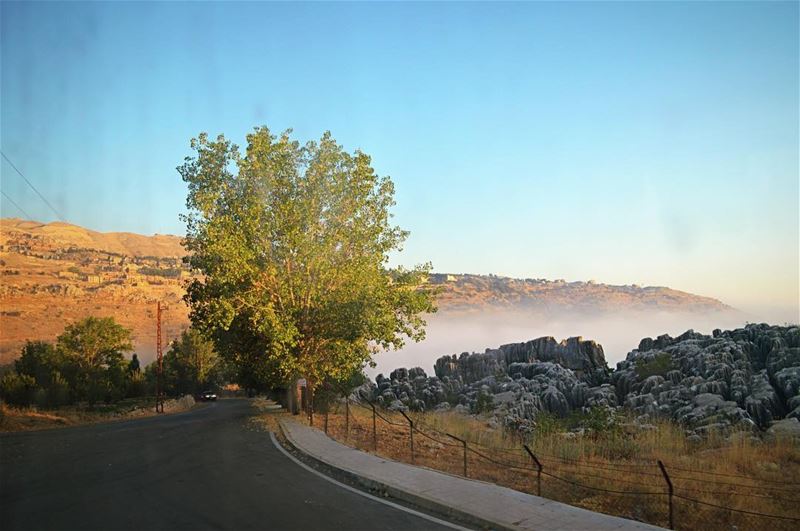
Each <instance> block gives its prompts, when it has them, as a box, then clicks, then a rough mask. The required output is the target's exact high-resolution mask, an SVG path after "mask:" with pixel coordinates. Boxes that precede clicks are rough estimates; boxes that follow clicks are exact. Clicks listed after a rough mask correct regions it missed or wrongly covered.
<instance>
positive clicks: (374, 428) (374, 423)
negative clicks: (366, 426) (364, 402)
mask: <svg viewBox="0 0 800 531" xmlns="http://www.w3.org/2000/svg"><path fill="white" fill-rule="evenodd" d="M369 405H370V407H372V449H373V450H374V451H375V452H377V451H378V427H377V421H376V420H375V418H376V415H375V404H373V403H372V402H369Z"/></svg>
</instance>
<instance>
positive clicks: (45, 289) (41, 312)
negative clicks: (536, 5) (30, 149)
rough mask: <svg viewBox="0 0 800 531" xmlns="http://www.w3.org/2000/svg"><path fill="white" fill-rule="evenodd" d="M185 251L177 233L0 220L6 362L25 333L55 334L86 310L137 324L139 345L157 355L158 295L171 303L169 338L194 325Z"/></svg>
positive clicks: (0, 349)
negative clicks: (142, 233) (186, 296)
mask: <svg viewBox="0 0 800 531" xmlns="http://www.w3.org/2000/svg"><path fill="white" fill-rule="evenodd" d="M183 254H184V251H183V248H182V247H181V245H180V238H178V237H175V236H161V235H156V236H140V235H138V234H131V233H105V234H104V233H99V232H94V231H90V230H87V229H84V228H81V227H77V226H75V225H69V224H66V223H50V224H41V223H36V222H31V221H22V220H18V219H3V220H0V308H2V312H0V329H2V336H0V363H8V362H9V361H11V360H12V359H14V358H15V357H16V356H17V355H18V354H19V350H20V348H21V347H22V345H23V344H24V342H25V340H28V339H43V340H48V341H50V340H53V339H55V337H56V336H57V335H58V334H60V333H61V331H62V330H63V329H64V327H65V326H66V325H67V324H69V323H71V322H74V321H76V320H78V319H80V318H82V317H85V316H87V315H95V316H102V317H105V316H113V317H114V318H115V319H117V321H119V322H120V323H122V324H123V325H125V326H127V327H130V328H132V329H133V331H134V340H135V344H136V347H137V350H139V352H140V353H141V354H143V358H144V359H148V358H151V357H152V356H153V351H154V350H155V334H156V323H155V313H156V303H157V301H161V302H162V303H163V304H166V306H167V310H166V311H165V313H164V316H163V321H164V322H163V334H164V336H165V338H175V337H177V336H178V335H179V334H180V331H181V330H182V329H183V328H185V327H186V326H188V322H189V321H188V316H187V308H186V305H185V304H184V303H183V301H182V300H181V298H182V296H183V293H184V290H183V282H184V281H185V279H186V278H188V277H189V273H188V271H186V270H185V269H184V267H183V263H182V256H183Z"/></svg>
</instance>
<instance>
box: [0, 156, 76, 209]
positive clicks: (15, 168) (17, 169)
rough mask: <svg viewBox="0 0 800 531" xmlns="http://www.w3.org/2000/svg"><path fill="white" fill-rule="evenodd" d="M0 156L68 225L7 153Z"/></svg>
mask: <svg viewBox="0 0 800 531" xmlns="http://www.w3.org/2000/svg"><path fill="white" fill-rule="evenodd" d="M0 155H3V158H4V159H6V162H8V163H9V164H10V165H11V167H12V168H14V171H16V172H17V173H18V174H19V176H20V177H22V179H23V180H24V181H25V182H26V183H28V186H30V187H31V190H33V191H34V192H36V195H38V196H39V197H40V198H41V199H42V201H44V202H45V204H46V205H47V206H48V207H50V210H52V211H53V212H54V213H55V215H56V217H57V218H58V219H59V220H61V221H63V222H65V223H66V220H65V219H64V216H62V215H61V214H60V213H59V212H58V210H56V209H55V207H54V206H53V205H52V204H50V201H48V200H47V199H46V198H45V197H44V196H43V195H42V193H41V192H40V191H39V190H37V189H36V187H35V186H34V185H33V183H32V182H30V181H29V180H28V178H27V177H25V176H24V175H23V174H22V172H21V171H19V168H17V167H16V166H14V163H13V162H11V160H10V159H9V158H8V157H7V156H6V154H5V153H3V152H2V151H0Z"/></svg>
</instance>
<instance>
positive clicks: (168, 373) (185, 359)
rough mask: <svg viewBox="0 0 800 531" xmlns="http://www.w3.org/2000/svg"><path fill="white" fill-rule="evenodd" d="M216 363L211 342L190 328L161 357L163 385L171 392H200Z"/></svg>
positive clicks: (213, 370) (215, 355) (212, 375)
mask: <svg viewBox="0 0 800 531" xmlns="http://www.w3.org/2000/svg"><path fill="white" fill-rule="evenodd" d="M218 365H219V357H218V356H217V353H216V351H215V350H214V345H213V343H211V341H209V340H208V339H206V338H205V337H203V335H202V334H201V333H200V332H198V331H197V330H195V329H194V328H189V329H188V330H185V331H184V332H183V333H182V334H181V337H180V339H178V340H177V341H175V342H174V343H172V346H171V347H170V349H169V351H168V352H167V354H166V355H165V356H164V373H165V383H166V386H167V388H168V389H170V390H171V391H172V393H174V394H185V393H199V392H201V391H202V390H203V388H205V387H206V386H207V385H208V384H209V383H210V382H211V380H213V379H214V376H215V374H216V372H217V368H218Z"/></svg>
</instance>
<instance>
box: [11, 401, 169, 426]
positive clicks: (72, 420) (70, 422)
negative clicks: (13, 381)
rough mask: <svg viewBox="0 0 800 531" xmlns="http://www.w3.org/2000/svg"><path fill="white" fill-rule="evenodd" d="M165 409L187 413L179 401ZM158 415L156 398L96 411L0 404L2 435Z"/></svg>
mask: <svg viewBox="0 0 800 531" xmlns="http://www.w3.org/2000/svg"><path fill="white" fill-rule="evenodd" d="M164 409H165V412H166V413H178V412H180V411H184V409H183V408H182V407H181V406H180V405H179V404H178V403H177V401H175V400H168V401H167V402H165V404H164ZM154 415H156V412H155V401H154V399H153V398H141V399H128V400H123V401H121V402H118V403H116V404H111V405H98V406H95V407H94V408H86V407H79V406H69V407H63V408H58V409H38V408H36V407H28V408H16V407H11V406H9V405H7V404H5V403H3V402H2V401H0V432H12V431H33V430H46V429H50V428H63V427H66V426H80V425H83V424H96V423H98V422H109V421H114V420H128V419H134V418H141V417H150V416H154Z"/></svg>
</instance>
